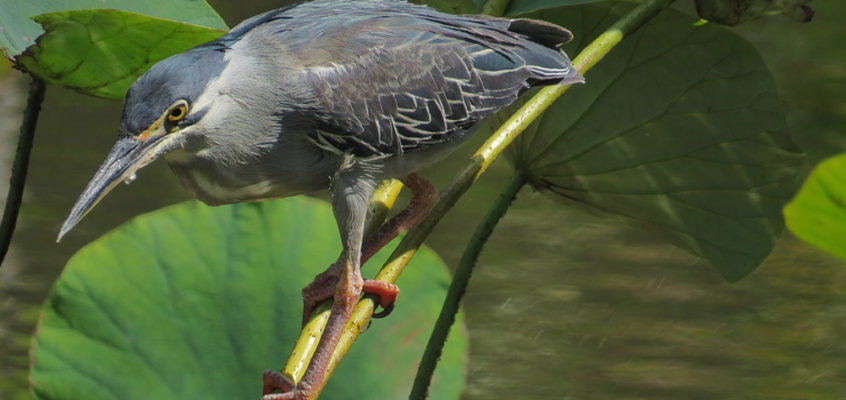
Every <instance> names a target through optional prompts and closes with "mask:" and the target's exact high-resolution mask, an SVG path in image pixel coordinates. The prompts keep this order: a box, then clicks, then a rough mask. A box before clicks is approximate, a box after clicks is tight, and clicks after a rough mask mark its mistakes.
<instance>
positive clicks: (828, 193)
mask: <svg viewBox="0 0 846 400" xmlns="http://www.w3.org/2000/svg"><path fill="white" fill-rule="evenodd" d="M784 218H785V221H786V222H787V227H788V228H789V229H790V231H791V232H793V233H794V234H795V235H796V236H798V237H799V238H801V239H802V240H804V241H806V242H808V243H811V244H813V245H815V246H817V247H819V248H821V249H823V250H825V251H827V252H829V253H831V254H834V255H836V256H838V257H840V258H842V259H844V260H846V154H842V155H839V156H835V157H832V158H829V159H827V160H825V161H823V162H822V163H820V165H818V166H817V168H816V169H814V171H813V172H812V173H811V175H810V176H809V177H808V179H807V181H805V184H804V185H802V189H801V190H800V191H799V193H798V194H797V195H796V197H795V198H794V199H793V201H791V202H790V204H788V205H787V206H786V207H785V208H784Z"/></svg>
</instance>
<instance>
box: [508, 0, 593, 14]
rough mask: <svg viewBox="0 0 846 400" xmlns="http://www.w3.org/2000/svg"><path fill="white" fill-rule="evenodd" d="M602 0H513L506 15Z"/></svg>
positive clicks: (509, 3)
mask: <svg viewBox="0 0 846 400" xmlns="http://www.w3.org/2000/svg"><path fill="white" fill-rule="evenodd" d="M597 1H602V0H512V1H510V2H508V9H506V11H505V15H508V16H512V17H513V16H517V15H521V14H527V13H531V12H535V11H540V10H547V9H550V8H556V7H564V6H576V5H580V4H587V3H595V2H597Z"/></svg>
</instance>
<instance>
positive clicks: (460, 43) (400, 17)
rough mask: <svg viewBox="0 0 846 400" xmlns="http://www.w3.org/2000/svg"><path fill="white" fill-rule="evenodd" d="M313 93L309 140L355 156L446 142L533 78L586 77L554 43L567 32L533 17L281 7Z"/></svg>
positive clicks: (403, 7)
mask: <svg viewBox="0 0 846 400" xmlns="http://www.w3.org/2000/svg"><path fill="white" fill-rule="evenodd" d="M280 15H282V16H283V17H285V20H284V21H280V22H281V23H280V26H281V27H282V28H281V29H280V31H279V32H280V33H281V34H283V35H285V36H286V39H285V40H286V41H287V42H286V43H288V48H289V49H290V51H291V52H292V53H293V55H294V56H295V57H297V58H298V59H299V60H300V61H301V62H302V64H303V67H304V68H303V70H302V82H303V83H304V84H305V85H306V86H307V87H308V88H309V90H311V91H312V92H313V93H314V96H315V104H316V106H315V109H314V110H312V111H313V112H312V113H311V115H312V118H313V126H314V130H313V131H312V133H311V135H312V136H311V139H312V141H313V142H314V143H315V144H317V145H318V146H320V147H321V148H324V149H326V150H329V151H333V152H336V153H347V152H349V153H353V154H355V155H356V156H358V157H384V156H391V155H397V154H402V153H404V152H408V151H412V150H415V149H419V148H424V147H427V146H430V145H432V144H437V143H441V142H443V141H445V140H449V137H450V135H452V134H453V133H455V132H458V131H461V130H465V129H468V128H470V127H471V126H472V125H473V124H475V123H476V122H478V121H479V120H481V119H483V118H485V117H487V116H489V115H491V114H493V113H495V112H496V111H497V110H499V109H500V108H502V107H504V106H506V105H508V104H510V103H512V102H513V101H514V100H516V99H517V96H518V95H519V94H520V93H521V92H522V91H523V90H525V89H526V88H528V87H529V86H530V85H531V84H535V83H552V82H560V81H562V80H567V81H581V80H582V78H581V76H580V75H579V74H578V73H577V72H576V71H575V70H573V69H572V66H571V64H570V60H569V59H568V58H567V56H566V55H564V53H563V52H562V51H561V50H560V49H558V48H557V47H556V45H558V44H560V43H562V42H565V41H567V40H569V37H570V36H569V32H568V31H567V30H565V29H563V28H560V27H558V26H556V25H552V24H547V23H543V22H539V21H530V20H506V19H497V18H489V17H469V16H454V15H448V14H442V13H439V12H436V11H433V10H431V9H428V8H425V7H421V6H416V5H411V4H407V3H405V2H391V1H322V2H312V3H306V4H305V5H303V6H298V7H295V8H293V9H290V10H288V11H287V12H285V13H283V14H280Z"/></svg>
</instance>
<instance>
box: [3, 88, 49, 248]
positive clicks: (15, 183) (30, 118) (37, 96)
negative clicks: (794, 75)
mask: <svg viewBox="0 0 846 400" xmlns="http://www.w3.org/2000/svg"><path fill="white" fill-rule="evenodd" d="M44 92H45V88H44V82H43V81H42V80H41V79H38V78H36V77H34V76H33V77H32V83H31V84H30V86H29V99H27V102H26V108H25V109H24V115H23V121H22V122H21V133H20V136H18V148H17V150H16V152H15V161H14V162H13V163H12V174H11V177H10V178H9V191H8V194H7V195H6V206H5V208H4V209H3V221H2V222H0V264H2V263H3V259H5V258H6V252H7V251H8V250H9V244H10V243H11V242H12V234H13V233H14V232H15V224H16V223H17V220H18V211H20V209H21V199H22V198H23V191H24V183H25V182H26V170H27V168H28V167H29V154H30V151H31V150H32V141H33V138H34V137H35V125H36V123H37V122H38V113H39V112H41V103H42V102H43V101H44Z"/></svg>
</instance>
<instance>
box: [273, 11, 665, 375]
mask: <svg viewBox="0 0 846 400" xmlns="http://www.w3.org/2000/svg"><path fill="white" fill-rule="evenodd" d="M673 1H675V0H646V1H644V2H642V3H640V5H638V6H637V7H636V8H635V9H634V10H632V11H631V12H629V13H628V14H626V15H625V16H623V18H621V19H620V20H619V21H617V22H616V23H615V24H614V25H613V26H611V27H610V28H609V29H608V30H606V31H605V32H604V33H603V34H602V35H600V36H599V37H598V38H597V39H596V40H594V41H593V42H592V43H591V44H590V45H588V46H587V47H586V48H585V49H584V50H582V52H581V53H579V55H578V56H577V57H576V58H575V59H574V60H573V66H574V67H575V68H576V69H577V70H578V71H579V72H581V73H582V74H584V73H585V72H587V71H588V70H589V69H590V68H591V67H593V66H594V65H595V64H596V63H597V62H598V61H599V60H601V59H602V57H604V56H605V55H606V54H607V53H608V52H609V51H610V50H611V49H612V48H613V47H614V46H615V45H617V43H619V42H620V41H621V40H622V39H623V37H624V36H625V35H628V34H630V33H631V32H634V31H635V30H637V29H638V28H640V27H641V26H643V24H645V23H646V22H648V21H649V20H650V19H652V17H654V16H655V15H657V14H658V13H659V12H661V10H663V9H664V8H665V7H667V6H668V5H669V4H670V3H672V2H673ZM569 87H570V85H556V86H549V87H546V88H544V89H543V90H541V91H540V92H539V93H538V94H537V95H535V96H534V97H532V98H531V99H530V100H529V101H528V102H526V103H525V104H524V105H523V106H522V107H521V108H520V109H519V110H518V111H517V112H516V113H514V114H513V115H512V116H511V117H510V118H509V119H508V120H507V121H506V122H505V123H504V124H503V125H502V126H500V127H499V129H497V131H496V132H494V133H493V134H492V135H491V137H490V138H488V140H487V141H486V142H485V144H483V145H482V147H481V148H479V150H477V151H476V153H475V154H473V156H472V157H471V158H470V160H469V161H468V163H467V165H466V166H465V167H464V169H463V170H462V171H461V172H460V173H459V174H458V175H457V176H456V177H455V178H453V180H452V181H451V182H450V183H449V184H448V185H447V186H446V187H445V188H444V189H443V190H441V192H440V194H439V198H438V201H437V203H435V206H434V207H433V208H432V211H431V212H430V213H429V215H428V216H427V217H426V219H424V220H423V221H422V222H420V223H419V224H417V225H415V226H414V227H413V228H411V230H409V231H408V233H407V234H406V235H405V237H404V238H403V240H402V241H401V242H400V244H399V245H398V246H397V248H396V249H395V250H394V251H393V253H391V256H390V257H389V259H388V262H386V263H385V265H384V266H383V267H382V269H381V270H380V271H379V273H378V274H377V275H376V277H375V279H377V280H381V281H384V282H389V283H394V282H396V280H397V278H398V277H399V275H400V274H401V273H402V270H403V269H404V268H405V266H406V265H408V262H409V261H410V260H411V258H412V257H413V256H414V253H416V252H417V249H418V248H419V247H420V246H421V245H422V244H423V241H424V240H425V239H426V237H428V236H429V234H430V233H431V232H432V230H433V229H434V227H435V225H437V224H438V222H439V221H440V220H441V219H442V218H443V217H444V215H446V213H447V212H448V211H449V210H450V209H451V208H452V206H454V205H455V203H456V202H458V199H459V198H460V197H461V196H462V195H463V194H464V192H466V191H467V189H468V188H470V186H471V185H472V184H473V182H475V181H476V179H478V177H479V176H480V175H481V174H482V173H483V172H484V171H485V170H487V168H488V167H489V166H490V164H491V163H492V162H493V160H494V159H496V157H497V156H498V155H499V154H500V153H501V152H502V151H503V150H504V149H505V148H506V147H507V146H508V145H509V144H510V143H511V142H512V141H513V140H514V139H515V138H516V137H517V136H518V135H519V134H520V133H521V132H523V130H525V129H526V128H527V127H528V126H529V124H531V123H532V121H534V120H535V119H536V118H538V117H539V116H540V115H541V114H542V113H543V111H544V110H546V109H547V108H548V107H549V106H550V105H551V104H552V103H553V102H554V101H555V100H556V99H557V98H558V96H560V95H561V94H563V93H564V92H565V91H566V90H567V88H569ZM375 306H376V302H375V299H374V297H373V296H370V295H367V296H364V298H363V299H362V300H361V301H360V302H359V303H358V305H357V306H356V308H355V310H354V311H353V314H352V316H351V317H350V321H349V323H348V324H347V327H346V328H345V329H344V332H343V334H342V335H341V338H340V340H339V342H338V345H337V346H336V347H335V351H334V352H333V353H332V357H331V359H330V360H329V365H328V367H327V370H326V375H325V379H329V377H330V376H331V375H332V372H333V371H334V370H335V368H336V367H337V366H338V362H340V360H341V358H343V356H344V355H345V354H346V353H347V351H348V350H349V348H350V346H351V345H352V343H353V342H354V341H355V340H356V338H358V335H359V334H360V333H361V332H363V331H364V330H365V329H366V327H367V324H368V322H369V321H370V317H371V316H372V315H373V311H374V309H375ZM327 312H328V311H327ZM321 314H322V313H313V314H312V318H322V317H321ZM315 332H316V331H310V332H307V331H306V330H303V331H302V332H301V333H300V337H299V339H298V341H297V344H296V345H295V346H296V348H300V347H302V346H307V345H306V344H304V343H307V342H313V341H314V338H315V336H313V335H314V334H315ZM309 358H310V356H309V355H308V352H300V351H294V352H293V353H292V354H291V358H289V360H288V364H287V365H308V363H309ZM288 372H289V371H288V370H287V368H286V370H283V373H286V374H287V373H288ZM289 376H292V377H293V378H294V382H298V381H299V379H298V378H299V377H296V376H293V375H290V374H289Z"/></svg>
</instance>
